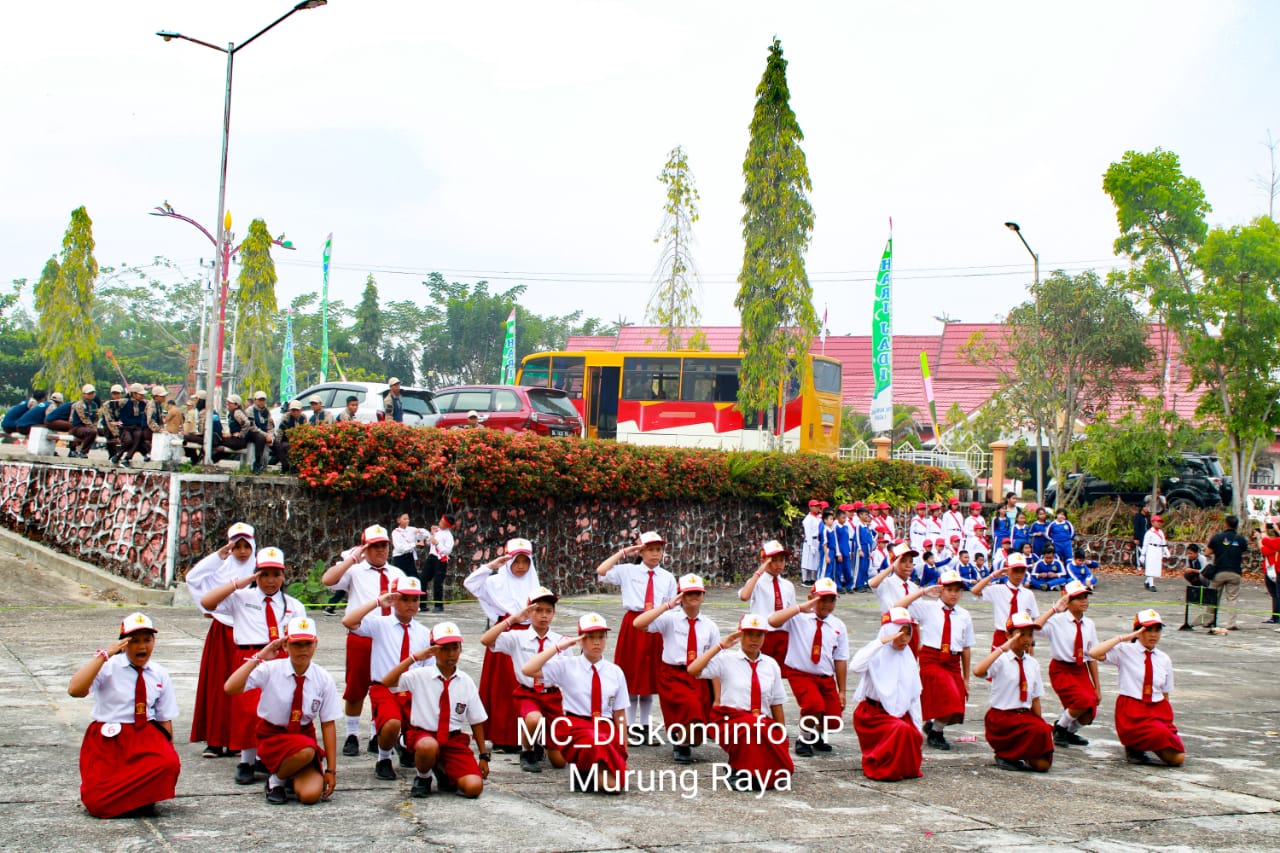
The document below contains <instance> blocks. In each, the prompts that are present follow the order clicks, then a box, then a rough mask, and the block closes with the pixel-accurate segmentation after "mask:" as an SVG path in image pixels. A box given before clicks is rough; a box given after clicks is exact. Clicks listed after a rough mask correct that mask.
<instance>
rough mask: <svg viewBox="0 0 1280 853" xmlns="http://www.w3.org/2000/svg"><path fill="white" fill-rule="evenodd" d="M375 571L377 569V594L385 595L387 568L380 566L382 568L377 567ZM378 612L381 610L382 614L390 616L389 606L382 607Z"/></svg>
mask: <svg viewBox="0 0 1280 853" xmlns="http://www.w3.org/2000/svg"><path fill="white" fill-rule="evenodd" d="M377 571H378V595H379V596H382V595H386V594H387V570H386V569H385V568H382V569H378V570H377ZM379 612H381V613H382V615H383V616H390V615H391V608H390V607H383V608H382V609H381V610H380V611H379Z"/></svg>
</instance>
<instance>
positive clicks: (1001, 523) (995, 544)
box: [991, 504, 1013, 548]
mask: <svg viewBox="0 0 1280 853" xmlns="http://www.w3.org/2000/svg"><path fill="white" fill-rule="evenodd" d="M1012 536H1013V518H1012V517H1011V516H1010V515H1009V507H1008V505H1007V504H1000V506H998V507H996V517H995V518H993V519H991V547H992V548H999V547H1000V546H1001V545H1003V544H1004V542H1005V540H1006V539H1011V537H1012Z"/></svg>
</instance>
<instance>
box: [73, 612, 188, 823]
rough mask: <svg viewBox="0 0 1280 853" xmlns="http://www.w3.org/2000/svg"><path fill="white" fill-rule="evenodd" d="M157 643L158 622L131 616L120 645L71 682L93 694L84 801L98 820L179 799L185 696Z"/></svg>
mask: <svg viewBox="0 0 1280 853" xmlns="http://www.w3.org/2000/svg"><path fill="white" fill-rule="evenodd" d="M155 646H156V628H155V625H154V624H152V622H151V619H150V618H149V617H147V616H146V615H145V614H142V613H131V614H129V615H128V616H126V617H125V618H124V621H122V622H121V623H120V632H119V636H118V638H117V639H116V641H115V642H112V643H108V644H107V647H106V648H105V649H98V651H97V652H95V653H94V655H93V658H92V659H90V661H89V662H88V663H86V664H85V665H84V666H82V667H80V669H78V670H76V674H75V675H73V676H71V682H70V683H69V684H68V685H67V693H68V694H70V695H71V696H74V697H76V698H77V699H80V698H84V697H85V696H93V722H91V723H90V724H89V728H88V729H87V730H86V731H85V733H84V740H83V741H82V742H81V743H80V802H82V803H84V807H85V809H86V810H87V811H88V812H89V814H91V815H93V816H94V817H101V818H112V817H155V815H156V807H155V804H156V803H158V802H160V801H161V800H171V799H173V797H174V789H175V788H176V786H177V784H178V773H179V772H180V770H181V761H180V760H179V758H178V753H177V752H176V751H175V750H174V748H173V743H172V741H173V720H174V719H175V718H176V717H177V716H178V697H177V696H175V695H174V690H173V680H172V679H170V678H169V673H168V671H167V670H165V668H164V667H162V666H160V664H158V663H155V662H153V661H152V660H151V654H152V652H153V651H154V650H155Z"/></svg>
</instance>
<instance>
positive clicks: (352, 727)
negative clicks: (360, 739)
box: [347, 716, 360, 736]
mask: <svg viewBox="0 0 1280 853" xmlns="http://www.w3.org/2000/svg"><path fill="white" fill-rule="evenodd" d="M359 731H360V717H359V716H355V717H350V716H349V717H347V735H348V736H351V735H353V734H356V733H357V732H359Z"/></svg>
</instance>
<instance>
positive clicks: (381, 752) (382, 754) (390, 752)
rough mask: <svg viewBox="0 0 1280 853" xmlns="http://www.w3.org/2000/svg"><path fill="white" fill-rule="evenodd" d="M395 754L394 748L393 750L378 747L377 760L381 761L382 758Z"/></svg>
mask: <svg viewBox="0 0 1280 853" xmlns="http://www.w3.org/2000/svg"><path fill="white" fill-rule="evenodd" d="M395 754H396V753H395V750H393V749H383V748H382V747H378V760H379V761H382V760H383V759H384V758H390V757H391V756H393V755H395Z"/></svg>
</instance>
